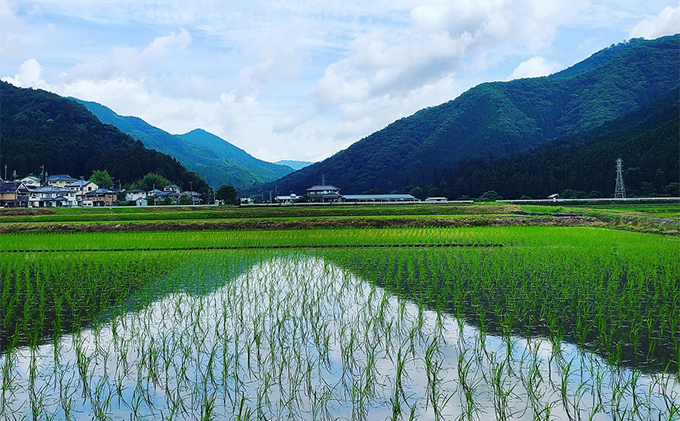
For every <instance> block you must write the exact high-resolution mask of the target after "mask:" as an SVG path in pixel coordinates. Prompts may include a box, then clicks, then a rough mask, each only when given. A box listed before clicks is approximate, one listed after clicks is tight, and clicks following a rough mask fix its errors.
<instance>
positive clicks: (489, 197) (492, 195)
mask: <svg viewBox="0 0 680 421" xmlns="http://www.w3.org/2000/svg"><path fill="white" fill-rule="evenodd" d="M501 199H503V197H502V196H501V195H500V194H498V193H496V191H495V190H489V191H486V192H484V194H483V195H481V196H480V197H479V201H480V202H495V201H496V200H501Z"/></svg>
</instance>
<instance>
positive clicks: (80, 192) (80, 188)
mask: <svg viewBox="0 0 680 421" xmlns="http://www.w3.org/2000/svg"><path fill="white" fill-rule="evenodd" d="M66 188H68V189H71V190H73V191H74V192H76V201H77V202H78V206H82V204H83V202H84V201H85V199H86V195H87V193H89V192H93V191H95V190H97V189H98V188H99V186H98V185H96V184H95V183H93V182H92V181H89V180H76V181H74V182H73V183H71V184H68V185H67V186H66Z"/></svg>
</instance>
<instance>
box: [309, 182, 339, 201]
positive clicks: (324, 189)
mask: <svg viewBox="0 0 680 421" xmlns="http://www.w3.org/2000/svg"><path fill="white" fill-rule="evenodd" d="M307 194H308V195H309V197H311V198H312V200H318V201H321V202H340V201H341V200H342V196H340V189H339V188H337V187H335V186H331V185H322V186H312V187H310V188H308V189H307Z"/></svg>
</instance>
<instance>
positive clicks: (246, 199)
mask: <svg viewBox="0 0 680 421" xmlns="http://www.w3.org/2000/svg"><path fill="white" fill-rule="evenodd" d="M239 203H240V204H241V205H252V204H253V203H255V201H254V200H253V199H251V198H250V197H242V198H240V199H239Z"/></svg>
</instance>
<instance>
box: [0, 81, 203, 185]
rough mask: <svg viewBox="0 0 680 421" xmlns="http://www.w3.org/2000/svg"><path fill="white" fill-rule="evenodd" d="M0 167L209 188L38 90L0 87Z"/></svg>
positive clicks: (66, 102)
mask: <svg viewBox="0 0 680 421" xmlns="http://www.w3.org/2000/svg"><path fill="white" fill-rule="evenodd" d="M0 97H2V107H1V108H0V118H1V120H0V121H1V123H2V124H1V125H0V145H2V150H1V152H2V154H1V155H0V165H2V166H4V165H7V167H8V169H9V171H10V172H11V171H12V170H16V171H17V173H18V174H19V175H25V174H29V173H34V174H37V173H39V172H40V168H41V165H45V169H46V170H47V171H48V172H49V173H50V174H69V175H71V176H74V177H79V176H84V177H89V176H90V174H91V173H92V171H94V170H107V171H108V172H109V174H111V176H113V177H115V179H116V181H120V182H121V183H122V184H123V185H124V184H128V183H132V182H133V181H135V180H138V179H140V178H142V177H143V176H144V175H146V174H147V173H150V172H156V173H158V174H160V175H162V176H163V177H165V178H167V179H169V180H170V181H172V182H174V183H176V184H178V185H179V186H180V187H182V188H183V189H185V190H188V189H189V187H190V184H191V183H193V187H194V190H197V191H199V192H207V191H208V189H209V186H208V185H207V184H206V182H205V181H204V180H203V179H201V178H200V177H199V176H198V175H196V174H195V173H193V172H189V171H187V169H186V168H184V167H183V166H182V164H180V163H179V162H177V161H176V160H175V159H174V158H172V157H170V156H168V155H165V154H163V153H160V152H158V151H155V150H151V149H147V148H145V147H144V145H143V144H142V142H140V141H138V140H135V139H133V138H132V137H130V136H128V135H126V134H124V133H122V132H121V131H120V130H118V129H117V128H115V127H113V126H110V125H106V124H103V123H102V122H101V121H99V119H97V117H95V116H94V115H92V113H90V112H89V111H88V110H87V109H86V108H85V107H84V106H82V105H81V104H78V103H76V102H73V101H70V100H68V99H67V98H63V97H61V96H59V95H56V94H53V93H51V92H47V91H43V90H40V89H35V90H34V89H24V88H17V87H15V86H13V85H10V84H9V83H6V82H0Z"/></svg>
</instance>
